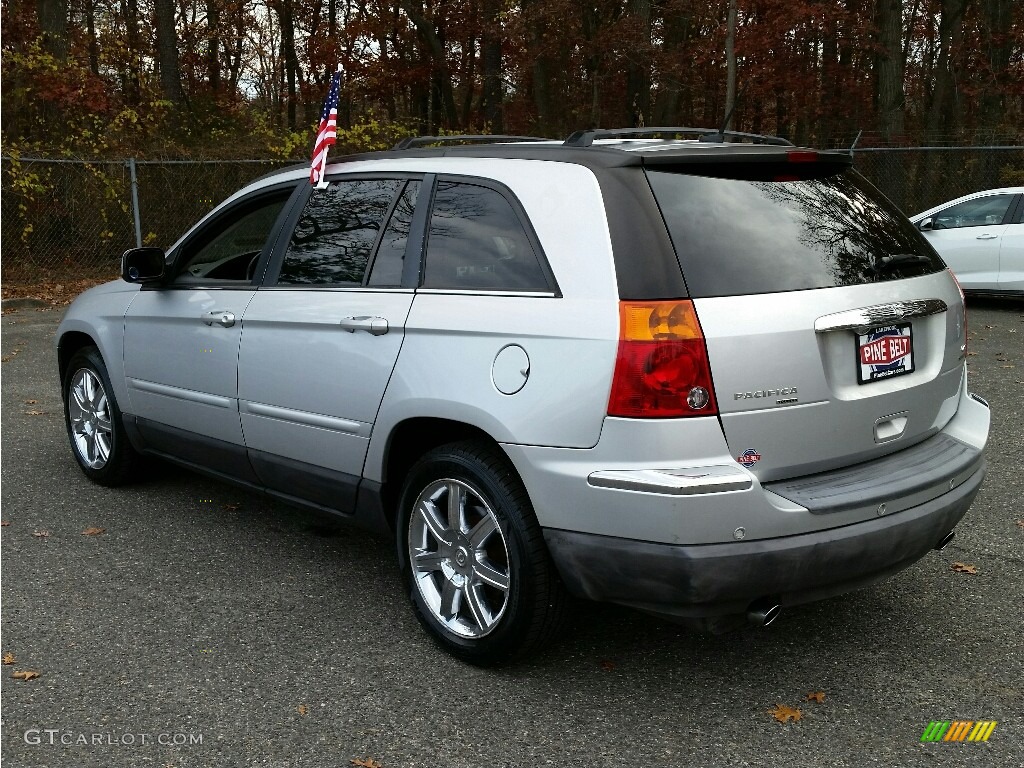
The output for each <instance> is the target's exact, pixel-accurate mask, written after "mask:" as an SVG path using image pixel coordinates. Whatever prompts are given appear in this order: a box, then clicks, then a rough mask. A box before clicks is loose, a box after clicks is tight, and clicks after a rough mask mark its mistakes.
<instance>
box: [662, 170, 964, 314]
mask: <svg viewBox="0 0 1024 768" xmlns="http://www.w3.org/2000/svg"><path fill="white" fill-rule="evenodd" d="M812 173H814V172H813V171H812ZM748 176H750V177H753V178H750V177H748V178H723V177H708V176H694V175H690V174H684V173H675V172H671V171H648V172H647V178H648V179H649V181H650V184H651V189H652V190H653V191H654V196H655V197H656V198H657V201H658V205H659V207H660V208H661V212H662V215H663V216H664V218H665V223H666V224H667V225H668V230H669V234H670V235H671V237H672V243H673V245H674V246H675V249H676V253H677V255H678V257H679V263H680V266H681V267H682V269H683V274H684V276H685V278H686V283H687V286H688V288H689V291H690V295H691V296H693V297H709V296H738V295H745V294H756V293H778V292H782V291H798V290H806V289H811V288H830V287H834V286H843V285H857V284H860V283H873V282H879V281H884V280H895V279H900V278H904V277H915V276H918V275H923V274H929V273H932V272H937V271H939V270H942V269H944V265H943V263H942V260H941V259H939V257H938V256H937V255H936V253H935V251H934V250H933V249H932V248H931V246H930V245H928V243H927V241H925V239H924V238H923V237H922V236H921V235H920V233H918V231H917V230H916V229H915V228H914V226H913V225H912V224H911V223H910V222H909V221H908V220H907V219H906V217H905V216H904V215H903V214H902V213H900V211H899V209H897V208H896V207H895V206H894V205H893V204H892V203H890V202H889V201H888V200H886V199H885V198H884V197H883V196H882V195H881V193H879V192H878V191H877V190H876V189H875V188H874V187H872V186H871V184H869V183H868V182H867V181H866V180H865V179H864V178H863V177H862V176H860V175H859V174H858V173H856V172H855V171H852V170H847V171H845V172H843V173H838V174H834V175H826V176H823V177H822V176H820V175H814V176H813V177H812V178H805V179H798V180H793V177H792V176H781V175H780V176H769V177H767V178H768V179H770V180H764V179H765V177H761V178H758V175H757V174H749V175H748ZM775 178H779V179H782V180H778V181H776V180H774V179H775Z"/></svg>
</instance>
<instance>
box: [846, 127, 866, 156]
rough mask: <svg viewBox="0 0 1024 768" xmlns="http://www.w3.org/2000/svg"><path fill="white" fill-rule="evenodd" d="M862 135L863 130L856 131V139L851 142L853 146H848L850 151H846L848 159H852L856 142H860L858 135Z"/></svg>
mask: <svg viewBox="0 0 1024 768" xmlns="http://www.w3.org/2000/svg"><path fill="white" fill-rule="evenodd" d="M862 133H864V129H863V128H862V129H861V130H859V131H857V138H855V139H854V140H853V144H851V145H850V149H849V150H848V151H849V153H850V157H853V148H854V147H856V146H857V142H858V141H860V135H861V134H862Z"/></svg>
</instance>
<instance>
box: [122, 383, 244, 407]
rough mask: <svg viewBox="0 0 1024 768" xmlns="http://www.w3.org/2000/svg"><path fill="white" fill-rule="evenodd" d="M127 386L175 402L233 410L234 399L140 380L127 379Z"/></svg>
mask: <svg viewBox="0 0 1024 768" xmlns="http://www.w3.org/2000/svg"><path fill="white" fill-rule="evenodd" d="M128 386H129V387H130V388H132V389H137V390H138V391H139V392H148V393H150V394H151V395H163V396H164V397H173V398H174V399H175V400H186V401H188V402H190V403H202V404H203V405H212V406H213V407H214V408H230V409H231V410H234V409H235V407H234V404H235V400H234V398H231V397H221V396H220V395H210V394H207V393H206V392H196V391H195V390H194V389H182V388H181V387H172V386H169V385H167V384H157V383H156V382H153V381H143V380H141V379H128Z"/></svg>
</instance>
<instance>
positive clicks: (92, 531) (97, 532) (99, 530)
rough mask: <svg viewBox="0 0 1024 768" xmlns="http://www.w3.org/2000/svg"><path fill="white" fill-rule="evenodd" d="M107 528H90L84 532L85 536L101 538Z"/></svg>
mask: <svg viewBox="0 0 1024 768" xmlns="http://www.w3.org/2000/svg"><path fill="white" fill-rule="evenodd" d="M106 530H107V529H106V528H96V527H89V528H86V529H85V530H84V531H82V535H83V536H99V535H100V534H101V533H103V532H104V531H106Z"/></svg>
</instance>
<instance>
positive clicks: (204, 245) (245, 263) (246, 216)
mask: <svg viewBox="0 0 1024 768" xmlns="http://www.w3.org/2000/svg"><path fill="white" fill-rule="evenodd" d="M291 192H292V191H291V190H290V189H289V190H285V191H283V192H280V193H278V194H276V195H274V196H272V197H270V198H263V199H262V200H258V201H250V202H247V203H243V204H242V205H240V206H239V207H238V208H235V209H233V210H231V211H229V212H228V213H227V214H225V215H223V216H221V217H220V218H219V219H218V220H217V221H216V222H215V223H214V224H213V226H212V227H211V228H209V229H207V230H206V231H204V232H203V233H201V234H200V240H199V241H196V242H194V243H193V242H190V243H187V244H186V245H185V249H186V250H185V253H184V259H185V263H184V266H183V267H182V271H181V273H180V276H179V278H178V279H179V281H180V282H194V281H195V280H196V279H197V278H198V279H200V280H207V279H212V280H251V279H252V275H253V272H254V270H255V269H256V263H257V262H258V261H259V258H260V252H261V251H262V250H263V246H264V244H265V243H266V242H267V237H269V235H270V230H271V229H273V227H274V222H275V221H277V217H278V214H280V213H281V209H282V208H284V204H285V203H286V202H287V200H288V197H289V196H290V195H291Z"/></svg>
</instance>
